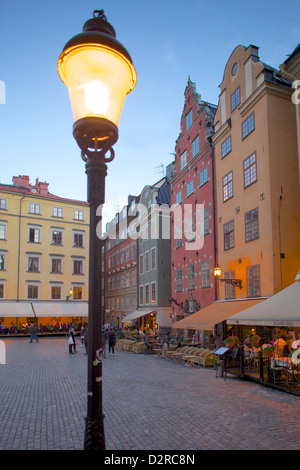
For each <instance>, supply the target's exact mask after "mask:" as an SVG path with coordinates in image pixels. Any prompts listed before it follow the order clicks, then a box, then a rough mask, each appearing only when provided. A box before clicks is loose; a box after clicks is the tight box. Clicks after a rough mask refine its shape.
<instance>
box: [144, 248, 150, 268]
mask: <svg viewBox="0 0 300 470" xmlns="http://www.w3.org/2000/svg"><path fill="white" fill-rule="evenodd" d="M149 269H150V263H149V251H146V252H145V273H147V272H148V271H149Z"/></svg>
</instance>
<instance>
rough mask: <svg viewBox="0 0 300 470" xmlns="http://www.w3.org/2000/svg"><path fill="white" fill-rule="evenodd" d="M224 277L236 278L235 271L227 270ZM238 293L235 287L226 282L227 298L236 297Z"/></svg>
mask: <svg viewBox="0 0 300 470" xmlns="http://www.w3.org/2000/svg"><path fill="white" fill-rule="evenodd" d="M224 278H225V279H235V271H227V272H225V273H224ZM235 298H236V294H235V287H234V286H232V285H231V284H229V283H228V282H225V299H226V300H227V299H235Z"/></svg>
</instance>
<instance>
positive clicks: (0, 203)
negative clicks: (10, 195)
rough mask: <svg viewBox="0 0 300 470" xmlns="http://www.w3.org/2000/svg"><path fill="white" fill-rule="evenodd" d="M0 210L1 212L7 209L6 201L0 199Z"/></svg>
mask: <svg viewBox="0 0 300 470" xmlns="http://www.w3.org/2000/svg"><path fill="white" fill-rule="evenodd" d="M0 209H2V210H6V209H7V199H3V198H0Z"/></svg>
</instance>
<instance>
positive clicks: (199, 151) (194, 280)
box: [171, 78, 217, 323]
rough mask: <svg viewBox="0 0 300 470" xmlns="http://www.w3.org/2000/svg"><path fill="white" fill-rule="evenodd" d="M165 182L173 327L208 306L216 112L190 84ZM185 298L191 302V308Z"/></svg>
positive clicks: (212, 258) (211, 297)
mask: <svg viewBox="0 0 300 470" xmlns="http://www.w3.org/2000/svg"><path fill="white" fill-rule="evenodd" d="M184 97H185V102H184V108H183V112H182V116H181V123H180V124H181V132H180V134H179V136H178V139H177V141H176V146H175V152H176V156H175V162H174V163H175V173H173V178H172V181H171V205H172V213H171V273H172V274H171V283H172V320H173V323H174V322H175V321H178V320H180V319H182V318H184V317H185V316H186V315H189V314H191V313H193V312H195V311H197V310H199V309H200V308H201V309H202V308H205V307H206V306H208V305H209V304H211V303H212V302H214V300H215V298H216V296H215V280H214V275H213V270H214V267H215V253H216V231H215V226H216V224H215V197H214V193H215V187H214V176H213V175H214V150H213V146H212V141H211V137H212V135H213V122H214V116H215V113H216V109H217V107H216V106H215V105H213V104H210V103H207V102H205V101H203V100H201V96H200V95H199V94H198V93H197V91H196V86H195V83H193V82H192V81H191V80H190V78H189V79H188V83H187V86H186V89H185V93H184ZM191 296H192V298H193V299H194V301H193V302H191Z"/></svg>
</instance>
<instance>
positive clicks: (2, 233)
mask: <svg viewBox="0 0 300 470" xmlns="http://www.w3.org/2000/svg"><path fill="white" fill-rule="evenodd" d="M0 240H6V223H5V222H0Z"/></svg>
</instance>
